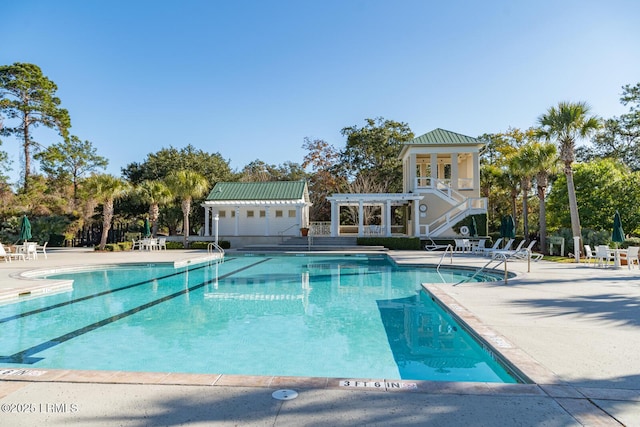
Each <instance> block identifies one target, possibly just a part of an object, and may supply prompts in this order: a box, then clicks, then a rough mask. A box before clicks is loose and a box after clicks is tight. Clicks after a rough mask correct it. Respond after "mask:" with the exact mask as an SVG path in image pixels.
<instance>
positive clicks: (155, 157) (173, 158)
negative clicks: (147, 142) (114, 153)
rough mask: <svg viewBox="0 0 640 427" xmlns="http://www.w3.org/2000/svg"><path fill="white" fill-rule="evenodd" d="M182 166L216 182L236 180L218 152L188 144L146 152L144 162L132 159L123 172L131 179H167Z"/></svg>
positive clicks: (136, 182)
mask: <svg viewBox="0 0 640 427" xmlns="http://www.w3.org/2000/svg"><path fill="white" fill-rule="evenodd" d="M180 170H193V171H198V173H200V174H201V175H203V176H204V177H205V178H207V180H208V181H209V182H210V183H211V184H213V183H216V182H219V181H235V180H236V179H235V176H234V174H233V172H232V171H231V168H230V167H229V162H228V161H227V160H224V159H223V158H222V156H221V155H220V154H219V153H214V154H210V153H206V152H204V151H202V150H199V149H196V148H195V147H194V146H193V145H191V144H189V145H187V146H186V147H184V148H181V149H177V148H174V147H169V148H163V149H161V150H160V151H158V152H157V153H151V154H148V155H147V158H146V160H145V161H144V162H142V163H131V164H129V165H127V166H126V167H125V168H123V169H122V175H123V176H124V177H125V178H126V179H127V180H128V181H130V182H131V183H133V184H139V183H141V182H142V181H144V180H147V179H149V180H156V179H164V178H166V177H167V176H168V175H169V174H171V173H172V172H177V171H180Z"/></svg>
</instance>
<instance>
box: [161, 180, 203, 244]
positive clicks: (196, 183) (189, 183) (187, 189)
mask: <svg viewBox="0 0 640 427" xmlns="http://www.w3.org/2000/svg"><path fill="white" fill-rule="evenodd" d="M166 181H167V186H168V187H169V189H170V190H171V192H172V193H173V195H174V196H175V197H177V198H179V199H180V200H181V202H182V203H181V204H182V217H183V220H182V234H183V235H184V247H185V249H186V248H188V247H189V213H190V211H191V202H192V200H193V198H194V197H201V196H202V195H203V194H204V193H205V192H206V191H207V190H208V189H209V182H208V181H207V178H205V177H204V176H202V175H200V174H199V173H197V172H193V171H190V170H180V171H176V172H172V173H171V174H169V176H167V179H166Z"/></svg>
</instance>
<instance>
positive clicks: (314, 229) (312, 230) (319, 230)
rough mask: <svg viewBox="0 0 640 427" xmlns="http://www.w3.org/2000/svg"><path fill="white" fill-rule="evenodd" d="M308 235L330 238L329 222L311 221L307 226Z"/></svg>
mask: <svg viewBox="0 0 640 427" xmlns="http://www.w3.org/2000/svg"><path fill="white" fill-rule="evenodd" d="M309 234H312V235H314V236H330V235H331V221H311V223H310V224H309Z"/></svg>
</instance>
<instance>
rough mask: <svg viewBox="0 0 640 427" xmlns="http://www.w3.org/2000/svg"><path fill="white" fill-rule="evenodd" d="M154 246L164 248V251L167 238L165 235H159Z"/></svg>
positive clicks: (159, 248)
mask: <svg viewBox="0 0 640 427" xmlns="http://www.w3.org/2000/svg"><path fill="white" fill-rule="evenodd" d="M156 247H157V248H158V250H162V249H164V250H165V251H166V250H167V238H166V237H160V238H159V239H158V244H157V245H156Z"/></svg>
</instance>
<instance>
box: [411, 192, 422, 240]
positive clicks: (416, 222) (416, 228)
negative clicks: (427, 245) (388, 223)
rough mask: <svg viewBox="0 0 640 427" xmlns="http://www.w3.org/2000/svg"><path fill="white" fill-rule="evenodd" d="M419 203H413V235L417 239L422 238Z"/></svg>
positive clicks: (415, 201) (416, 201)
mask: <svg viewBox="0 0 640 427" xmlns="http://www.w3.org/2000/svg"><path fill="white" fill-rule="evenodd" d="M418 202H419V201H418V200H414V201H413V203H412V205H413V215H411V217H412V218H413V235H414V236H416V237H418V236H420V213H419V212H418V204H419V203H418Z"/></svg>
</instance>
